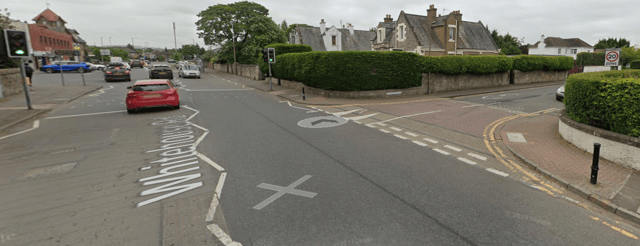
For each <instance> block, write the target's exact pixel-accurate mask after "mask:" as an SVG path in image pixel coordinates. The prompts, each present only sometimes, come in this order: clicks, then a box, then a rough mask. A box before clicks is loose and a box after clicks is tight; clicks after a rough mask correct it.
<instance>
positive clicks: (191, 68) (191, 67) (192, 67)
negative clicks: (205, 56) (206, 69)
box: [185, 66, 199, 70]
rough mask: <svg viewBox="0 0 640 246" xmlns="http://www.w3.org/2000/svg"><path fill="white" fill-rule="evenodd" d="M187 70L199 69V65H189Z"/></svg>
mask: <svg viewBox="0 0 640 246" xmlns="http://www.w3.org/2000/svg"><path fill="white" fill-rule="evenodd" d="M185 70H199V69H198V67H197V66H187V68H186V69H185Z"/></svg>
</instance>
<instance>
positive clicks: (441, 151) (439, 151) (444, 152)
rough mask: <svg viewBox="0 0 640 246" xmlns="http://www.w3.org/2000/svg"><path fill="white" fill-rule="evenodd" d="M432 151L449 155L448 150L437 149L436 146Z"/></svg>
mask: <svg viewBox="0 0 640 246" xmlns="http://www.w3.org/2000/svg"><path fill="white" fill-rule="evenodd" d="M433 151H435V152H438V153H440V154H443V155H449V152H446V151H444V150H441V149H438V148H436V149H433Z"/></svg>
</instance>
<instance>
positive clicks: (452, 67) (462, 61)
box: [422, 56, 513, 75]
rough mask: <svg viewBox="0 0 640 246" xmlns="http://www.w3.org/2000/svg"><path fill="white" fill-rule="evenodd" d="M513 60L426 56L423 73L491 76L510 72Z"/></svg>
mask: <svg viewBox="0 0 640 246" xmlns="http://www.w3.org/2000/svg"><path fill="white" fill-rule="evenodd" d="M512 66H513V60H512V59H511V58H510V57H507V56H424V57H423V65H422V72H423V73H443V74H449V75H456V74H465V73H471V74H491V73H499V72H507V71H510V70H511V68H512Z"/></svg>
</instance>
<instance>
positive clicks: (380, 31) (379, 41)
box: [378, 30, 382, 43]
mask: <svg viewBox="0 0 640 246" xmlns="http://www.w3.org/2000/svg"><path fill="white" fill-rule="evenodd" d="M378 43H382V30H378Z"/></svg>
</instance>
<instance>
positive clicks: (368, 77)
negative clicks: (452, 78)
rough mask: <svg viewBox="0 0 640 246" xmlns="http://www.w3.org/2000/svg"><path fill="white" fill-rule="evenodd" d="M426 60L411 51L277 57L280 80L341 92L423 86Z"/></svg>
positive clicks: (321, 53) (276, 66)
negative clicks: (422, 71)
mask: <svg viewBox="0 0 640 246" xmlns="http://www.w3.org/2000/svg"><path fill="white" fill-rule="evenodd" d="M422 61H423V57H421V56H419V55H418V54H415V53H408V52H379V51H341V52H324V51H316V52H305V53H289V54H283V55H278V57H277V59H276V63H275V66H273V68H274V71H275V73H276V74H278V78H281V79H286V80H293V81H299V82H303V83H304V84H305V85H307V86H311V87H315V88H319V89H324V90H338V91H366V90H384V89H403V88H410V87H416V86H420V85H421V84H422V73H421V69H422V67H421V65H422V64H423V62H422Z"/></svg>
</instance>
